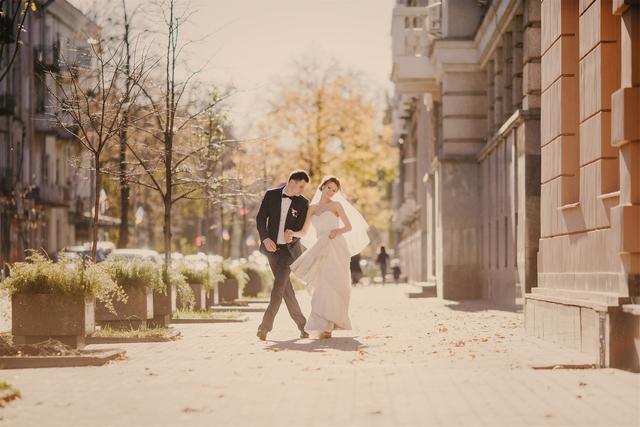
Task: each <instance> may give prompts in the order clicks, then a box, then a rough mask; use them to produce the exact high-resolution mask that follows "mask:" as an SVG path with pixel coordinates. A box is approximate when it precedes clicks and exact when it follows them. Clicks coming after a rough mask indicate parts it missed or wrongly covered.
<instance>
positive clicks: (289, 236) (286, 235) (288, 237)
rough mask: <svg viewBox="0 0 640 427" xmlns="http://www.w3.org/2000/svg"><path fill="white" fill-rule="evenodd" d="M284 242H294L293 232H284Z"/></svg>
mask: <svg viewBox="0 0 640 427" xmlns="http://www.w3.org/2000/svg"><path fill="white" fill-rule="evenodd" d="M284 240H285V242H287V243H291V242H293V230H285V232H284Z"/></svg>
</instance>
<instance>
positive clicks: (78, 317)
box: [11, 294, 95, 348]
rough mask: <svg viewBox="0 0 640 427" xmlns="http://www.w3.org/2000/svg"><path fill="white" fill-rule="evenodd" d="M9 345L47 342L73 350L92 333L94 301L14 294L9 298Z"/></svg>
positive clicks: (66, 297) (60, 296) (56, 296)
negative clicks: (48, 340)
mask: <svg viewBox="0 0 640 427" xmlns="http://www.w3.org/2000/svg"><path fill="white" fill-rule="evenodd" d="M11 307H12V310H11V311H12V313H11V314H12V320H13V327H12V330H11V333H12V334H13V342H14V343H15V344H18V345H21V344H35V343H38V342H42V341H46V340H47V339H49V338H52V339H55V340H58V341H61V342H62V343H64V344H67V345H70V346H72V347H76V348H82V347H84V345H85V336H86V335H91V334H92V333H93V331H94V329H95V314H94V313H95V300H94V298H85V299H84V300H82V299H78V298H77V297H73V296H69V295H57V294H15V295H13V296H12V298H11Z"/></svg>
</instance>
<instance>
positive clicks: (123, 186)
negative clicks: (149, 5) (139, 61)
mask: <svg viewBox="0 0 640 427" xmlns="http://www.w3.org/2000/svg"><path fill="white" fill-rule="evenodd" d="M122 12H123V16H124V45H125V51H126V56H127V61H126V63H125V74H126V78H127V79H126V82H125V93H126V94H127V102H128V95H129V93H130V91H131V51H130V42H129V16H128V15H127V5H126V2H125V0H122ZM122 116H123V117H122V127H121V128H120V135H119V136H120V159H119V162H120V165H119V166H120V170H119V174H120V233H119V235H118V247H119V248H126V247H127V246H128V245H129V194H130V190H129V184H128V183H127V132H128V127H129V105H127V108H125V110H124V111H123V113H122Z"/></svg>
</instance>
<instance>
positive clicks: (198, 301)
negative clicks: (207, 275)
mask: <svg viewBox="0 0 640 427" xmlns="http://www.w3.org/2000/svg"><path fill="white" fill-rule="evenodd" d="M189 287H190V288H191V291H192V292H193V297H194V304H193V307H191V309H192V310H204V309H205V300H206V298H207V295H206V290H205V288H204V285H203V284H202V283H189ZM178 307H179V308H181V309H186V308H189V307H188V306H187V302H186V301H182V300H181V299H180V297H178Z"/></svg>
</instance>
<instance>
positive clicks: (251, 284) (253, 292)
mask: <svg viewBox="0 0 640 427" xmlns="http://www.w3.org/2000/svg"><path fill="white" fill-rule="evenodd" d="M246 273H247V275H248V276H249V281H248V282H247V284H246V285H244V289H243V290H242V295H243V296H245V297H257V296H258V294H259V293H260V292H262V286H263V283H262V277H261V276H260V274H258V273H257V272H255V271H253V270H246Z"/></svg>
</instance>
